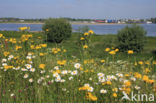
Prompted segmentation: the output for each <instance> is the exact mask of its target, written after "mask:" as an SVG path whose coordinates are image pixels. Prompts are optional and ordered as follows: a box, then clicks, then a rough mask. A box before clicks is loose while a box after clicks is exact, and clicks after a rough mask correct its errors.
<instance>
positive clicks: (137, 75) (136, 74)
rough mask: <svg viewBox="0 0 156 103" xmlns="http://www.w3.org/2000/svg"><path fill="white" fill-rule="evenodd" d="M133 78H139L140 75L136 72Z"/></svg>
mask: <svg viewBox="0 0 156 103" xmlns="http://www.w3.org/2000/svg"><path fill="white" fill-rule="evenodd" d="M134 77H136V78H141V77H142V75H141V74H139V73H137V72H136V73H134Z"/></svg>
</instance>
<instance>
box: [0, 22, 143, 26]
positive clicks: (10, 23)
mask: <svg viewBox="0 0 156 103" xmlns="http://www.w3.org/2000/svg"><path fill="white" fill-rule="evenodd" d="M0 24H44V23H28V22H26V23H20V22H19V23H11V22H8V23H5V22H0ZM70 24H74V25H120V24H127V23H70ZM138 24H146V23H138Z"/></svg>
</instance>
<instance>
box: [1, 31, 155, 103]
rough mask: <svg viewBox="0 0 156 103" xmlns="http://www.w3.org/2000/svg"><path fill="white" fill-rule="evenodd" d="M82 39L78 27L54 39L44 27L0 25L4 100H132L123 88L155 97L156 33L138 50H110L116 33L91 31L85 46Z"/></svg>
mask: <svg viewBox="0 0 156 103" xmlns="http://www.w3.org/2000/svg"><path fill="white" fill-rule="evenodd" d="M80 42H81V41H80V34H78V33H73V34H72V36H71V38H69V39H67V40H64V41H63V42H62V43H60V44H55V43H50V42H47V41H46V36H45V35H43V33H41V32H35V33H29V32H14V31H12V32H11V31H7V32H6V31H0V50H1V52H0V84H1V85H0V103H104V102H105V103H123V102H126V103H131V102H132V101H129V100H122V97H123V92H124V93H126V94H127V95H128V96H129V97H130V98H131V93H135V94H147V95H148V97H147V100H146V98H143V100H146V101H153V99H149V95H150V94H151V95H153V96H156V84H155V80H156V78H155V74H156V69H155V68H156V59H155V58H154V56H155V55H154V54H153V53H152V52H153V51H155V50H156V47H155V44H156V38H155V37H148V38H147V44H146V45H145V49H144V51H143V52H142V53H134V54H127V52H125V53H120V52H116V54H115V55H113V54H110V53H109V52H106V51H105V49H106V48H108V47H109V48H110V49H111V50H113V47H116V44H117V40H116V36H115V35H91V37H90V44H89V45H88V47H87V48H84V47H83V46H82V45H80ZM136 99H137V100H138V98H136ZM136 102H137V101H136Z"/></svg>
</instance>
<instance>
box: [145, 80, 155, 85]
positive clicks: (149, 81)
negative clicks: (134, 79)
mask: <svg viewBox="0 0 156 103" xmlns="http://www.w3.org/2000/svg"><path fill="white" fill-rule="evenodd" d="M147 82H148V83H150V84H154V82H155V81H154V80H148V81H147Z"/></svg>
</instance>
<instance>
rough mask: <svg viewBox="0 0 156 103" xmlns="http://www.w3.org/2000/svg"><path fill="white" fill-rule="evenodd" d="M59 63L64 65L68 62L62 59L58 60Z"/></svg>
mask: <svg viewBox="0 0 156 103" xmlns="http://www.w3.org/2000/svg"><path fill="white" fill-rule="evenodd" d="M57 64H58V65H61V66H63V65H65V64H66V60H62V61H61V60H58V61H57Z"/></svg>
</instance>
